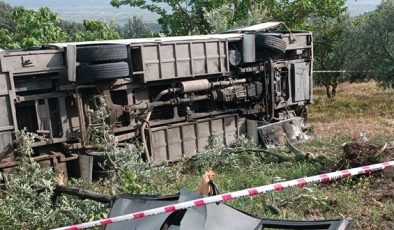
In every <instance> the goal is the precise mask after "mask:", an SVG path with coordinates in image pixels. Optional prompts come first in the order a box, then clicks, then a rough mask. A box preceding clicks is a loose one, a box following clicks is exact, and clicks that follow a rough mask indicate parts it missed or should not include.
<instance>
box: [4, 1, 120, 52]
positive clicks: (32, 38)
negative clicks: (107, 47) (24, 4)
mask: <svg viewBox="0 0 394 230" xmlns="http://www.w3.org/2000/svg"><path fill="white" fill-rule="evenodd" d="M0 6H1V5H0ZM1 9H2V8H0V16H1V13H2V11H1ZM3 13H4V14H6V15H9V18H10V20H11V21H10V22H6V24H7V25H8V26H2V27H1V28H0V47H1V48H10V49H16V48H29V47H34V46H41V45H44V44H48V43H53V42H67V41H95V40H110V39H119V38H120V35H119V34H118V33H117V32H116V31H115V29H114V27H113V26H110V25H108V24H106V23H104V22H100V21H91V20H85V21H84V22H83V24H79V23H70V22H65V21H62V20H60V18H59V16H58V15H57V14H56V13H54V12H53V11H51V10H50V9H49V8H40V9H39V10H28V9H24V8H21V7H20V8H15V9H14V10H13V11H12V13H10V12H8V11H6V10H5V11H4V12H3ZM0 18H2V17H0ZM4 18H5V19H7V17H5V16H4ZM7 20H8V19H7ZM0 23H1V21H0Z"/></svg>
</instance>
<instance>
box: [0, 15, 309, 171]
mask: <svg viewBox="0 0 394 230" xmlns="http://www.w3.org/2000/svg"><path fill="white" fill-rule="evenodd" d="M312 43H313V42H312V34H311V33H310V32H305V31H294V32H290V31H288V30H281V23H279V22H270V23H263V24H258V25H254V26H251V27H246V28H241V29H237V30H233V31H229V32H227V33H223V34H212V35H198V36H184V37H163V38H148V39H128V40H114V41H96V42H78V43H57V44H49V45H45V46H42V47H40V48H35V49H27V50H1V51H0V86H1V87H0V106H1V109H2V112H1V116H0V156H1V157H0V158H1V160H2V161H1V162H0V170H1V171H7V170H9V169H10V168H12V167H14V166H15V165H18V162H17V161H16V160H14V158H12V152H13V150H14V148H15V146H14V145H15V131H17V130H21V129H23V128H25V129H26V130H28V131H29V132H32V133H35V134H37V135H38V136H39V137H40V138H37V140H36V142H35V143H34V145H33V147H34V151H35V155H34V156H33V157H34V158H35V159H36V160H37V161H44V162H46V163H47V164H50V165H51V166H53V167H58V168H61V169H62V170H63V171H66V170H67V168H68V169H69V170H68V173H69V174H73V175H76V176H81V175H82V176H83V177H86V178H89V177H91V174H92V172H91V171H92V166H91V165H92V161H93V160H92V159H93V158H94V157H92V156H90V155H89V154H88V153H89V151H91V150H92V146H90V145H89V136H88V133H87V130H88V129H89V127H92V126H95V125H96V124H94V122H92V121H93V119H92V118H91V113H89V112H88V111H90V110H95V109H97V108H95V106H96V104H95V103H92V98H95V97H97V96H100V97H102V98H103V99H104V100H105V104H106V106H107V107H108V113H109V116H108V119H107V120H106V122H107V123H108V125H110V126H111V132H112V133H113V135H114V136H115V137H116V138H117V140H118V141H119V142H126V141H130V140H133V139H134V140H138V141H140V143H142V144H143V146H144V150H145V151H144V152H145V154H144V158H146V160H149V161H152V162H154V163H160V162H164V161H176V160H179V159H182V158H187V157H191V156H193V155H195V154H197V153H200V152H202V151H204V150H206V149H207V148H209V147H210V140H211V139H212V138H213V137H218V138H219V139H220V140H221V141H222V142H223V144H224V145H229V144H231V143H232V142H233V141H234V140H236V138H237V137H238V136H240V135H242V134H245V135H247V136H249V137H253V138H255V139H260V141H262V142H263V143H264V144H270V142H272V141H274V139H275V138H274V136H275V133H276V132H277V131H278V129H285V130H286V129H288V128H286V125H279V126H272V124H287V123H288V121H290V123H293V122H297V118H298V117H304V116H305V114H306V110H305V108H306V106H307V105H308V104H310V103H311V98H312V60H313V54H312V53H313V52H312V51H313V46H312ZM267 127H268V128H267ZM278 127H279V128H278ZM291 133H292V134H291V135H288V138H289V139H290V140H297V139H300V138H302V137H301V136H302V132H291ZM276 136H278V135H276ZM70 168H72V169H73V170H70Z"/></svg>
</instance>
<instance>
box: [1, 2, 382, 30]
mask: <svg viewBox="0 0 394 230" xmlns="http://www.w3.org/2000/svg"><path fill="white" fill-rule="evenodd" d="M4 2H6V3H9V4H11V5H12V6H24V7H27V8H33V9H36V8H40V7H43V6H47V7H49V8H51V9H53V10H54V11H55V12H57V13H59V15H60V16H61V17H62V18H63V19H65V20H72V21H77V22H79V21H82V20H83V19H95V20H104V21H112V22H117V23H120V24H123V23H124V22H125V21H126V20H127V19H128V18H130V17H132V16H139V17H142V19H143V20H144V21H145V22H148V23H149V22H156V20H157V18H158V16H157V15H156V14H154V13H151V12H148V11H146V10H141V9H138V8H133V7H129V6H123V7H120V8H119V9H117V8H114V7H112V6H111V5H110V0H68V1H63V0H50V1H48V0H34V1H26V0H4ZM380 2H381V0H357V1H355V0H347V4H346V5H347V6H348V8H349V11H350V15H351V16H355V15H359V14H362V13H364V12H368V11H372V10H374V9H375V8H376V5H378V4H379V3H380Z"/></svg>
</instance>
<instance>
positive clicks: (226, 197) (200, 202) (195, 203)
mask: <svg viewBox="0 0 394 230" xmlns="http://www.w3.org/2000/svg"><path fill="white" fill-rule="evenodd" d="M393 166H394V161H388V162H384V163H380V164H374V165H368V166H363V167H359V168H353V169H346V170H342V171H337V172H331V173H326V174H320V175H316V176H311V177H305V178H300V179H295V180H290V181H285V182H280V183H276V184H270V185H263V186H260V187H255V188H249V189H244V190H240V191H236V192H230V193H226V194H220V195H216V196H211V197H204V198H200V199H196V200H191V201H186V202H182V203H178V204H173V205H168V206H164V207H159V208H153V209H149V210H145V211H141V212H135V213H131V214H126V215H122V216H117V217H111V218H107V219H102V220H97V221H91V222H87V223H82V224H76V225H71V226H66V227H61V228H56V229H55V230H78V229H85V228H91V227H95V226H106V225H109V224H113V223H117V222H121V221H126V220H132V219H142V218H145V217H148V216H152V215H157V214H160V213H171V212H174V211H177V210H181V209H187V208H192V207H200V206H204V205H207V204H212V203H216V202H222V201H223V202H227V201H231V200H234V199H237V198H240V197H253V196H257V195H259V194H264V193H269V192H279V191H282V190H283V189H285V188H290V187H296V186H298V187H305V186H307V185H308V184H316V183H328V182H331V181H334V180H337V179H340V178H346V177H352V176H356V175H362V174H370V173H372V172H375V171H380V170H385V169H389V168H393Z"/></svg>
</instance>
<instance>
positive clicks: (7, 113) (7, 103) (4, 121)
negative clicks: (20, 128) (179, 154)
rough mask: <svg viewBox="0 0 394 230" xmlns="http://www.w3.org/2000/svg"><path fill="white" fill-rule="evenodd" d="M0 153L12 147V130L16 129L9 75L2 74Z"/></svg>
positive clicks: (0, 81)
mask: <svg viewBox="0 0 394 230" xmlns="http://www.w3.org/2000/svg"><path fill="white" fill-rule="evenodd" d="M0 87H1V91H2V94H1V95H0V108H1V113H0V154H1V153H4V152H6V151H8V150H10V149H11V148H12V131H14V125H13V118H12V110H11V100H10V96H9V90H10V82H9V75H7V74H0Z"/></svg>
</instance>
